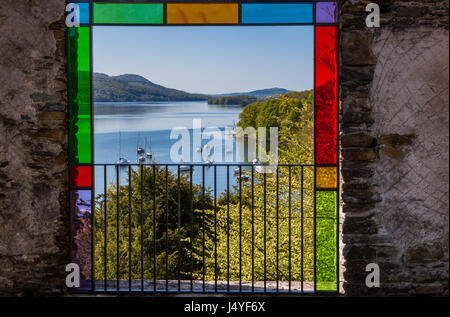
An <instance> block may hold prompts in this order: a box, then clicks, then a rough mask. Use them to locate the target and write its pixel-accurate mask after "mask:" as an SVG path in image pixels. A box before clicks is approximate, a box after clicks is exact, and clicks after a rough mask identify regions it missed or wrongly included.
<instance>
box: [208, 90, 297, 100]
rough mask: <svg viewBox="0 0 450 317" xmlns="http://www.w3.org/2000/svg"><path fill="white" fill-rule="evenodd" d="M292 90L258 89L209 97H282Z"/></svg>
mask: <svg viewBox="0 0 450 317" xmlns="http://www.w3.org/2000/svg"><path fill="white" fill-rule="evenodd" d="M291 91H292V90H287V89H284V88H267V89H259V90H254V91H249V92H234V93H229V94H220V95H211V96H212V97H228V96H243V95H246V96H253V97H256V98H260V99H263V98H266V97H270V96H276V95H284V94H286V93H288V92H291Z"/></svg>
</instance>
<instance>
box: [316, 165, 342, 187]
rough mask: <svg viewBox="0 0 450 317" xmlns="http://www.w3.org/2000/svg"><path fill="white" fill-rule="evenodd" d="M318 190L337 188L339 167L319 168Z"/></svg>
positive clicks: (317, 176)
mask: <svg viewBox="0 0 450 317" xmlns="http://www.w3.org/2000/svg"><path fill="white" fill-rule="evenodd" d="M316 187H317V188H336V187H337V167H317V169H316Z"/></svg>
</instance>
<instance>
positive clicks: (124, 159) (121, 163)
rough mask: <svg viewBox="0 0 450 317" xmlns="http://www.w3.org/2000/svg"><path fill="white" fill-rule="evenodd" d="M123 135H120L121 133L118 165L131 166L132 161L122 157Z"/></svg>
mask: <svg viewBox="0 0 450 317" xmlns="http://www.w3.org/2000/svg"><path fill="white" fill-rule="evenodd" d="M121 150H122V149H121V133H120V131H119V160H118V161H117V162H116V164H119V165H127V164H130V161H129V160H127V159H126V158H124V157H122V156H121Z"/></svg>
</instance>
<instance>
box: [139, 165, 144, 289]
mask: <svg viewBox="0 0 450 317" xmlns="http://www.w3.org/2000/svg"><path fill="white" fill-rule="evenodd" d="M140 172H141V179H140V181H141V184H140V187H141V219H140V220H141V292H143V291H144V167H143V166H142V165H141V171H140Z"/></svg>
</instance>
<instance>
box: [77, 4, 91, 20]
mask: <svg viewBox="0 0 450 317" xmlns="http://www.w3.org/2000/svg"><path fill="white" fill-rule="evenodd" d="M77 4H78V8H79V10H80V23H89V3H77Z"/></svg>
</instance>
